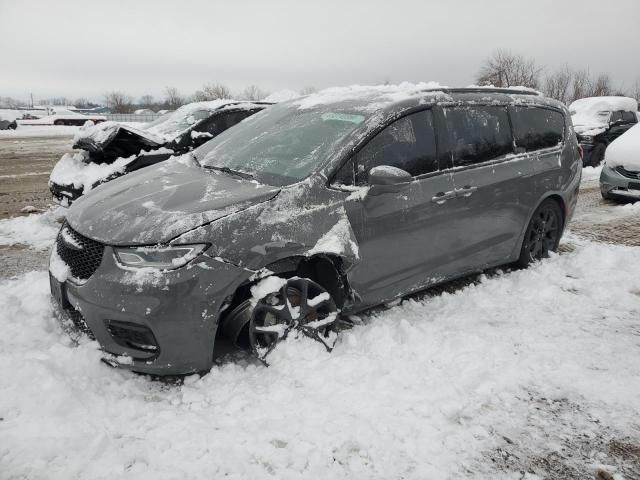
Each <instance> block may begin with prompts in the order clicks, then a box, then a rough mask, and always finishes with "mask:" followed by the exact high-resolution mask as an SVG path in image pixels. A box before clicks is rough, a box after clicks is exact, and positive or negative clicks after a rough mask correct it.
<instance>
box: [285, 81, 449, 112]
mask: <svg viewBox="0 0 640 480" xmlns="http://www.w3.org/2000/svg"><path fill="white" fill-rule="evenodd" d="M437 88H446V87H444V86H442V85H440V84H439V83H437V82H420V83H409V82H402V83H400V84H399V85H375V86H365V85H351V86H349V87H332V88H327V89H325V90H321V91H319V92H316V93H312V94H310V95H307V96H305V97H302V98H300V99H299V100H295V101H294V104H296V105H298V106H299V108H300V109H301V110H304V109H308V108H314V107H317V106H318V105H328V104H332V103H342V102H345V101H350V100H366V101H368V102H369V103H368V105H367V107H366V110H367V111H371V112H373V111H376V110H378V109H380V108H382V107H383V106H384V105H385V104H388V103H393V102H397V101H400V100H404V99H406V98H410V97H412V96H414V95H416V94H419V93H420V94H424V90H428V89H437ZM434 93H436V92H434Z"/></svg>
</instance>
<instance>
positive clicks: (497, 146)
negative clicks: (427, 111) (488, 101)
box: [444, 106, 513, 167]
mask: <svg viewBox="0 0 640 480" xmlns="http://www.w3.org/2000/svg"><path fill="white" fill-rule="evenodd" d="M444 114H445V121H446V125H447V130H448V133H449V143H450V146H451V154H452V157H453V164H454V166H455V167H463V166H467V165H473V164H476V163H481V162H486V161H489V160H493V159H496V158H499V157H502V156H504V155H507V154H509V153H512V152H513V140H512V137H511V126H510V124H509V117H508V115H507V110H506V108H504V107H483V106H479V107H448V108H445V109H444Z"/></svg>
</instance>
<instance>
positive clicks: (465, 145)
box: [443, 106, 534, 274]
mask: <svg viewBox="0 0 640 480" xmlns="http://www.w3.org/2000/svg"><path fill="white" fill-rule="evenodd" d="M443 114H444V123H445V125H446V129H447V132H448V143H449V154H450V158H451V164H450V167H451V170H450V171H451V175H452V178H453V183H454V188H455V191H456V194H457V195H458V201H459V202H460V205H459V207H460V208H459V209H458V210H457V214H456V216H455V218H452V222H455V225H456V235H455V238H454V239H453V241H452V243H451V248H452V249H453V250H454V251H455V254H456V259H455V263H454V265H453V267H454V268H455V270H456V272H457V273H459V274H460V273H464V272H467V271H471V270H476V269H482V268H485V267H487V266H490V265H495V264H498V263H502V262H508V261H510V260H511V256H512V252H513V251H514V248H515V247H516V243H517V241H518V238H519V235H520V232H521V229H522V225H523V223H525V222H526V221H527V220H526V218H527V215H528V211H529V207H528V205H524V204H523V203H522V192H523V191H525V190H526V189H528V188H529V187H530V186H529V183H528V179H530V178H531V177H532V176H533V175H534V165H533V162H531V161H530V159H528V158H526V156H517V155H514V143H513V137H512V134H511V126H510V122H509V115H508V112H507V107H506V106H452V107H444V108H443Z"/></svg>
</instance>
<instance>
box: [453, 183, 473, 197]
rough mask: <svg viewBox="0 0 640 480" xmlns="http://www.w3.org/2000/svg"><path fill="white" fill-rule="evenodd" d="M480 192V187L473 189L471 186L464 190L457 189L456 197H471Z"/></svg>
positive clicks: (463, 188) (466, 186)
mask: <svg viewBox="0 0 640 480" xmlns="http://www.w3.org/2000/svg"><path fill="white" fill-rule="evenodd" d="M476 190H478V187H472V186H471V185H465V186H464V187H462V188H456V196H458V197H469V196H471V195H473V192H475V191H476Z"/></svg>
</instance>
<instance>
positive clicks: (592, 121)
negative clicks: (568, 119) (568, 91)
mask: <svg viewBox="0 0 640 480" xmlns="http://www.w3.org/2000/svg"><path fill="white" fill-rule="evenodd" d="M569 111H570V112H571V115H572V121H573V125H574V128H575V131H576V135H577V136H578V142H580V145H581V147H582V150H583V152H584V156H583V162H584V166H585V167H597V166H598V165H600V163H601V162H602V160H603V159H604V154H605V151H606V150H607V147H608V146H609V144H611V142H613V141H614V140H615V139H616V138H618V137H619V136H620V135H622V134H623V133H625V132H626V131H627V130H629V129H630V128H631V127H633V126H634V125H635V124H637V123H638V117H637V112H638V102H637V101H636V100H635V99H634V98H630V97H588V98H581V99H579V100H576V101H575V102H573V103H572V104H571V105H570V106H569Z"/></svg>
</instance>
